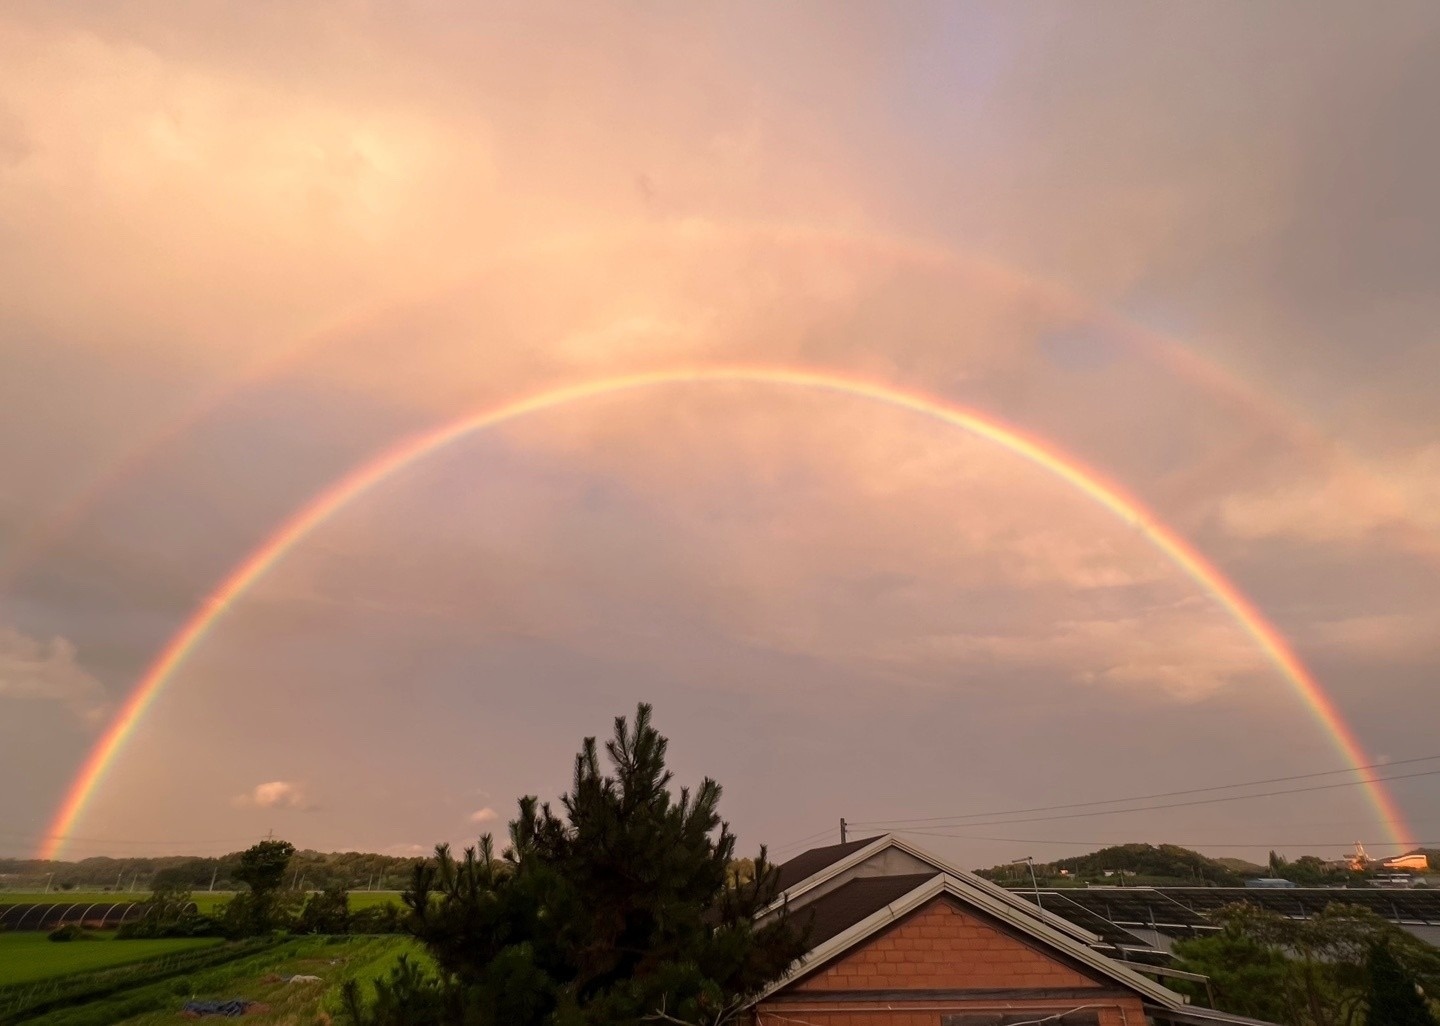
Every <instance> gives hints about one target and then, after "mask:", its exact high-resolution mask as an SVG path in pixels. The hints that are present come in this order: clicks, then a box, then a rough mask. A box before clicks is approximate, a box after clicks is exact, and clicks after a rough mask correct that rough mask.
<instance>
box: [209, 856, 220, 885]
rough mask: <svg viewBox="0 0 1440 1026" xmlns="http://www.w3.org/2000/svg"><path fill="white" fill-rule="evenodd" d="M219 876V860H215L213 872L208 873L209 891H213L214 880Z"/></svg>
mask: <svg viewBox="0 0 1440 1026" xmlns="http://www.w3.org/2000/svg"><path fill="white" fill-rule="evenodd" d="M219 875H220V862H219V860H216V862H215V868H214V869H213V870H211V872H210V889H211V890H212V891H213V890H214V889H215V878H216V877H217V876H219Z"/></svg>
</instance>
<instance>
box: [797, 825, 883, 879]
mask: <svg viewBox="0 0 1440 1026" xmlns="http://www.w3.org/2000/svg"><path fill="white" fill-rule="evenodd" d="M883 836H884V835H883V834H876V835H875V836H874V837H864V838H861V839H860V840H858V841H847V842H846V843H845V844H832V845H829V846H827V847H824V848H811V849H810V850H809V851H802V852H801V853H800V854H799V855H796V856H795V857H794V858H793V859H791V860H790V861H788V862H782V863H781V864H780V890H782V891H788V890H789V889H790V888H791V887H794V886H795V885H796V884H798V883H799V882H800V881H802V880H805V879H808V878H809V877H812V876H814V875H815V874H816V873H819V872H823V871H824V870H826V869H829V868H830V867H831V866H833V865H834V864H835V863H837V862H839V861H840V860H841V859H843V858H844V857H845V856H847V855H850V854H853V853H854V852H857V851H859V850H860V849H861V848H864V847H865V846H866V845H868V844H873V843H874V842H876V841H878V840H879V839H880V838H881V837H883Z"/></svg>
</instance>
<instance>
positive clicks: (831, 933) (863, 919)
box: [754, 872, 1184, 1009]
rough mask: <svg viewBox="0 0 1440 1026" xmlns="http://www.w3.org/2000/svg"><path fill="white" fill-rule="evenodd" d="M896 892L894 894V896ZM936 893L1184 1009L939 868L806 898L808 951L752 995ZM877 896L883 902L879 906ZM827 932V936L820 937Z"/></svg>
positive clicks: (786, 981) (1030, 915) (794, 976)
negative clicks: (811, 916)
mask: <svg viewBox="0 0 1440 1026" xmlns="http://www.w3.org/2000/svg"><path fill="white" fill-rule="evenodd" d="M857 885H862V886H859V887H857ZM847 891H848V892H849V894H847V893H846V892H847ZM897 891H898V892H900V893H898V895H897V894H896V892H897ZM892 895H895V896H893V897H892ZM942 895H948V896H949V897H951V898H953V899H955V900H957V901H959V902H960V903H961V904H964V905H969V906H971V907H972V908H975V909H978V910H979V911H981V912H982V913H984V914H986V915H987V916H989V917H990V918H992V919H995V920H998V921H1000V922H1001V923H1002V924H1004V925H1006V926H1008V927H1010V928H1011V929H1013V930H1015V931H1017V932H1019V933H1021V934H1025V935H1027V936H1028V937H1030V938H1031V939H1032V940H1034V941H1036V942H1038V943H1040V944H1041V945H1042V946H1044V947H1046V948H1049V949H1050V950H1053V951H1055V952H1056V953H1057V954H1059V955H1062V956H1064V957H1067V958H1069V959H1070V960H1071V961H1072V962H1078V963H1080V964H1082V965H1084V966H1086V967H1088V968H1089V969H1090V970H1092V971H1094V972H1096V973H1098V974H1099V975H1101V976H1105V977H1108V978H1110V979H1111V980H1113V981H1115V982H1116V983H1119V984H1120V985H1122V986H1123V987H1125V988H1126V989H1127V990H1129V991H1131V992H1132V993H1135V994H1137V995H1139V996H1140V997H1142V998H1143V999H1144V1000H1145V1001H1147V1002H1148V1003H1151V1004H1154V1005H1156V1006H1158V1007H1160V1008H1162V1009H1179V1008H1182V1007H1184V998H1182V997H1181V996H1180V995H1179V994H1176V993H1175V992H1174V991H1172V990H1169V989H1167V988H1165V987H1162V986H1161V985H1160V984H1158V983H1156V982H1155V981H1154V980H1151V979H1148V978H1146V977H1144V976H1141V975H1140V974H1139V973H1137V972H1135V971H1134V970H1132V969H1129V968H1127V967H1125V966H1124V965H1122V964H1120V963H1119V962H1116V961H1114V960H1113V959H1110V958H1107V957H1106V956H1104V955H1102V954H1099V953H1098V952H1096V951H1094V950H1093V949H1091V948H1090V946H1089V945H1088V944H1086V943H1084V942H1083V941H1080V940H1077V939H1076V938H1075V937H1073V936H1071V935H1070V934H1069V933H1062V932H1061V931H1059V930H1057V929H1054V928H1052V927H1051V926H1049V925H1047V922H1045V921H1042V920H1040V919H1038V918H1037V917H1036V916H1035V914H1034V911H1033V910H1031V909H1021V908H1017V907H1016V906H1015V905H1013V904H1011V903H1010V902H1008V901H1004V900H1000V899H998V898H996V897H995V896H993V895H991V894H988V893H987V892H985V891H982V890H979V889H977V888H975V887H973V886H971V885H970V883H969V881H966V880H962V879H958V878H956V877H954V876H952V875H950V874H949V873H943V872H937V873H935V874H934V875H933V876H932V875H927V874H916V875H912V876H905V877H884V876H876V877H864V878H861V879H858V880H852V881H850V882H849V883H847V884H845V885H843V886H841V887H838V888H836V889H835V890H834V891H832V892H830V893H829V894H824V895H821V896H820V897H818V898H816V899H815V900H814V901H812V902H810V903H809V905H808V906H806V908H814V909H815V913H814V916H815V919H814V921H813V925H812V930H813V931H815V932H814V933H813V934H812V937H811V949H810V952H809V953H808V954H807V955H806V956H805V959H804V960H803V961H802V962H801V963H800V964H798V965H797V966H795V967H793V968H792V969H791V970H790V972H788V973H786V974H785V975H784V976H783V977H781V978H780V979H779V980H777V981H775V982H774V983H772V984H771V985H770V986H769V987H767V988H766V989H765V990H764V991H762V992H761V993H760V994H758V995H757V996H756V997H755V998H754V1001H756V1002H758V1001H762V1000H764V999H765V998H767V997H769V996H770V995H771V994H773V993H775V992H776V991H778V990H781V989H783V988H784V987H787V986H789V985H790V984H792V983H794V982H795V981H796V980H799V979H801V978H802V977H804V976H806V975H808V974H809V973H811V972H813V971H815V970H816V969H818V968H820V967H821V966H823V965H825V964H826V963H828V962H830V961H831V960H832V959H834V958H836V957H838V956H840V955H842V954H844V953H845V952H846V951H848V950H850V949H851V948H854V947H858V946H859V945H860V944H862V943H863V942H864V941H865V940H866V939H868V938H869V937H870V936H872V935H873V934H875V933H877V932H878V931H880V930H882V929H884V928H885V927H887V926H889V925H890V924H891V923H893V922H894V921H895V920H897V919H899V918H900V917H901V916H904V915H907V914H908V913H910V912H913V911H915V910H916V909H918V908H920V907H921V906H922V905H924V904H926V903H927V902H929V901H932V900H933V899H935V898H937V897H940V896H942ZM882 898H889V900H888V901H885V902H884V903H883V904H881V899H882ZM867 909H869V910H870V911H867ZM804 912H805V908H802V909H801V910H799V911H798V912H797V913H796V914H797V915H803V914H804ZM827 933H828V936H826V935H825V934H827Z"/></svg>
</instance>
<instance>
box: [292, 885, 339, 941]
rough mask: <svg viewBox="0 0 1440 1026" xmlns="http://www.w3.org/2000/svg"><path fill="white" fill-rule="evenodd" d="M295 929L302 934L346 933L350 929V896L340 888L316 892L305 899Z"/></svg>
mask: <svg viewBox="0 0 1440 1026" xmlns="http://www.w3.org/2000/svg"><path fill="white" fill-rule="evenodd" d="M295 929H296V930H297V931H298V932H300V933H346V932H348V931H349V929H350V894H349V892H347V891H346V890H345V888H343V887H340V886H332V887H327V888H325V889H324V890H323V891H316V892H315V893H313V894H311V895H310V896H309V897H308V898H306V899H305V907H304V908H303V909H301V911H300V918H299V919H298V920H297V921H296V924H295Z"/></svg>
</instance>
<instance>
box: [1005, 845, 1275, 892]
mask: <svg viewBox="0 0 1440 1026" xmlns="http://www.w3.org/2000/svg"><path fill="white" fill-rule="evenodd" d="M1062 871H1064V872H1062ZM979 872H980V875H981V876H984V877H987V878H988V879H991V880H997V881H1002V882H1021V881H1019V880H1018V878H1017V873H1016V867H1014V866H993V867H991V868H990V869H982V870H980V871H979ZM1024 872H1027V871H1025V870H1023V869H1022V870H1021V873H1024ZM1035 872H1036V875H1037V876H1039V877H1042V878H1044V879H1046V880H1049V881H1051V882H1052V884H1053V883H1057V882H1064V881H1065V880H1067V879H1069V880H1074V881H1091V882H1101V883H1120V882H1122V881H1123V882H1130V881H1133V882H1135V883H1155V884H1159V883H1167V884H1172V885H1185V884H1189V885H1194V886H1201V887H1203V886H1212V887H1236V886H1239V885H1241V884H1243V883H1244V882H1245V879H1246V877H1250V876H1259V875H1263V874H1264V869H1263V868H1262V867H1260V866H1256V865H1253V864H1251V863H1249V862H1245V861H1244V860H1242V859H1212V858H1210V857H1208V856H1206V855H1201V854H1200V853H1199V852H1198V851H1191V850H1190V849H1189V848H1182V847H1180V846H1179V845H1178V844H1160V845H1155V844H1117V845H1114V846H1112V847H1109V848H1101V849H1100V850H1099V851H1095V852H1091V853H1090V854H1089V855H1076V856H1073V857H1071V858H1066V859H1058V860H1056V861H1055V862H1049V863H1045V864H1041V863H1038V862H1037V863H1036V864H1035Z"/></svg>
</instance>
